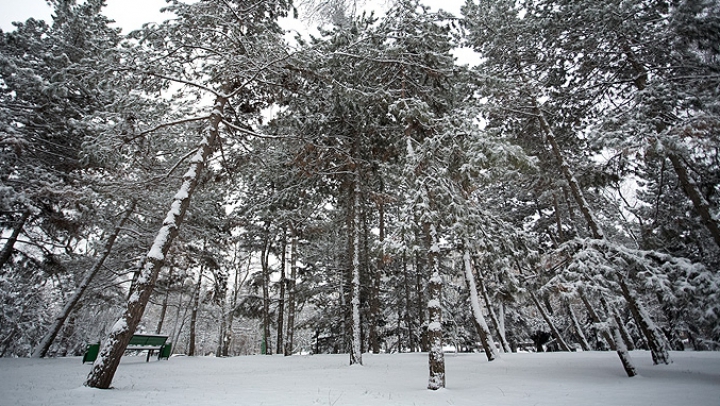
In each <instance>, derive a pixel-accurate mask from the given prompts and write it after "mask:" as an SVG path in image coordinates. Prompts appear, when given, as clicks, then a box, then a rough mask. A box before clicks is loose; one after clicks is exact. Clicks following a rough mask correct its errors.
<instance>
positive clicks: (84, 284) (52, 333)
mask: <svg viewBox="0 0 720 406" xmlns="http://www.w3.org/2000/svg"><path fill="white" fill-rule="evenodd" d="M135 203H136V202H135V201H133V202H132V203H131V204H130V207H128V209H127V210H125V213H124V214H123V216H122V218H121V219H120V221H119V222H118V224H117V226H115V229H114V230H113V232H112V234H110V237H108V239H107V241H106V242H105V247H104V248H103V251H102V254H100V258H98V260H97V261H96V262H95V265H93V267H92V268H90V269H89V270H88V271H87V273H85V276H84V277H83V279H82V281H81V282H80V285H78V287H77V288H76V289H75V292H74V293H73V294H72V295H71V296H70V298H69V299H68V301H67V303H65V306H63V308H62V310H61V311H60V313H59V314H58V315H57V316H55V321H54V322H53V324H52V325H51V326H50V329H49V330H48V332H47V333H46V334H45V336H44V337H43V339H42V340H41V341H40V344H39V345H38V347H37V348H36V349H35V351H34V352H33V354H32V357H33V358H42V357H44V356H45V355H46V354H47V352H48V351H49V350H50V346H51V345H52V343H53V341H54V340H55V337H57V335H58V333H59V332H60V329H61V328H62V326H63V324H64V323H65V320H67V318H68V316H70V313H71V312H72V311H73V309H75V306H76V305H77V304H78V303H79V302H80V299H81V298H82V296H83V294H85V291H86V290H87V288H88V286H90V283H91V282H92V280H93V279H94V278H95V275H97V274H98V272H100V268H102V266H103V264H104V263H105V260H106V259H107V258H108V257H109V256H110V252H112V248H113V246H114V245H115V241H116V240H117V237H118V235H120V231H121V230H122V227H123V225H124V224H125V222H126V221H127V220H128V219H129V218H130V215H131V214H132V212H133V211H134V210H135ZM25 220H27V218H25ZM25 220H23V223H24V221H25ZM18 228H22V227H16V230H17V229H18ZM13 234H15V230H14V231H13ZM15 238H17V236H16V237H15Z"/></svg>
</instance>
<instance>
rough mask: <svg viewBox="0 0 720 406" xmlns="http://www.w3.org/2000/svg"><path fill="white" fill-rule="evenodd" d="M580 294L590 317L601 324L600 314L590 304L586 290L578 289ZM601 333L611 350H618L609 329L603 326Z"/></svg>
mask: <svg viewBox="0 0 720 406" xmlns="http://www.w3.org/2000/svg"><path fill="white" fill-rule="evenodd" d="M578 295H579V296H580V300H581V301H582V302H583V304H584V305H585V309H586V310H587V312H588V315H589V316H590V319H591V320H592V322H593V323H595V324H600V316H598V314H597V312H596V311H595V308H594V307H593V306H592V304H590V301H589V300H588V298H587V295H586V294H585V292H584V291H582V290H581V291H578ZM600 334H601V335H602V336H603V338H604V339H605V341H606V342H607V344H608V346H609V347H610V349H611V350H613V351H616V350H617V346H616V345H615V340H614V339H613V337H612V335H611V334H610V333H609V332H608V331H607V329H605V328H603V329H601V330H600Z"/></svg>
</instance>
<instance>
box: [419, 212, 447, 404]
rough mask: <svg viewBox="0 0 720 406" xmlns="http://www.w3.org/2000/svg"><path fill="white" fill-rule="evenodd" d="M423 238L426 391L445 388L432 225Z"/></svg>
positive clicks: (435, 241)
mask: <svg viewBox="0 0 720 406" xmlns="http://www.w3.org/2000/svg"><path fill="white" fill-rule="evenodd" d="M424 228H425V238H426V242H427V261H428V266H429V267H430V269H432V277H431V278H430V280H429V281H428V287H427V292H428V305H427V309H428V329H427V337H428V342H429V344H430V351H428V367H429V370H430V376H429V378H428V389H430V390H438V389H441V388H444V387H445V353H444V352H443V328H442V306H441V304H440V300H441V299H442V278H441V277H440V266H439V264H438V260H437V254H438V252H439V249H440V248H439V245H438V237H437V231H436V229H435V226H434V225H433V224H429V223H426V224H425V226H424Z"/></svg>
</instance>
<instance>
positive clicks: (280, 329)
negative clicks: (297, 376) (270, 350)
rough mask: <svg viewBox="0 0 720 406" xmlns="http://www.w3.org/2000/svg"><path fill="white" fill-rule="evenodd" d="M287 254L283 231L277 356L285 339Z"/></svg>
mask: <svg viewBox="0 0 720 406" xmlns="http://www.w3.org/2000/svg"><path fill="white" fill-rule="evenodd" d="M286 252H287V231H286V230H283V237H282V250H281V251H280V280H279V281H278V284H279V286H280V292H279V293H278V305H277V312H278V314H277V336H276V339H275V341H276V345H275V354H282V353H283V350H284V349H283V339H284V336H285V284H286V283H287V282H286V281H285V267H286V266H287V262H286Z"/></svg>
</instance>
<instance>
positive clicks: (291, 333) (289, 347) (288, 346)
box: [284, 230, 298, 356]
mask: <svg viewBox="0 0 720 406" xmlns="http://www.w3.org/2000/svg"><path fill="white" fill-rule="evenodd" d="M297 244H298V238H297V235H296V233H295V231H294V230H293V235H292V238H291V239H290V280H289V281H288V285H287V286H288V316H287V317H288V319H287V341H286V342H285V352H284V354H285V356H289V355H292V353H293V346H294V345H295V302H296V300H297V299H296V295H295V281H296V280H297Z"/></svg>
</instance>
